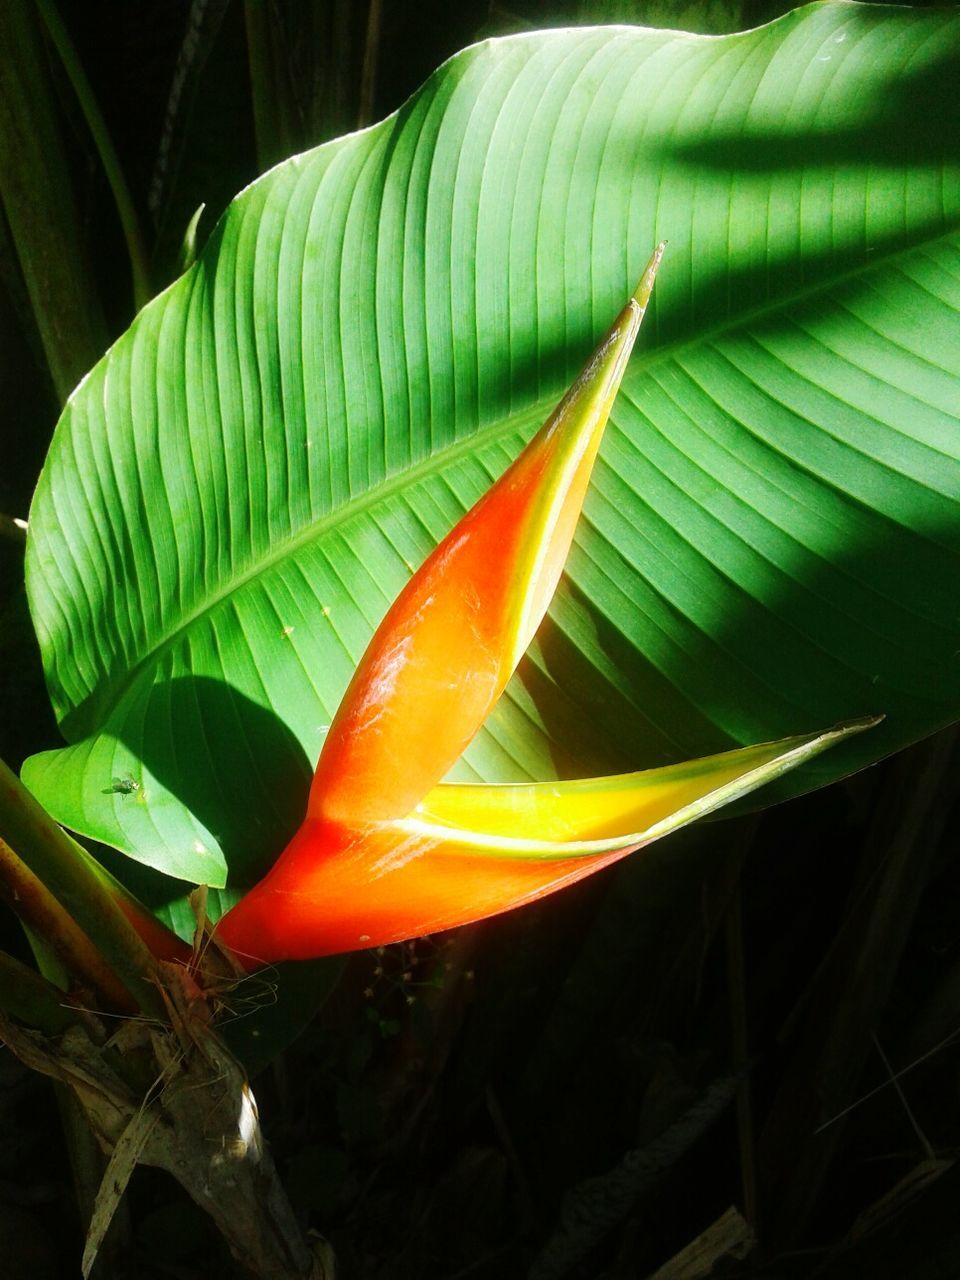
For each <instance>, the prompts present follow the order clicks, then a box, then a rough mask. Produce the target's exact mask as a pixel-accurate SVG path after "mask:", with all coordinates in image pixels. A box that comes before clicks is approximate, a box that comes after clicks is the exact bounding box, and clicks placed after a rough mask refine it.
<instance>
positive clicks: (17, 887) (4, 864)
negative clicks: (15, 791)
mask: <svg viewBox="0 0 960 1280" xmlns="http://www.w3.org/2000/svg"><path fill="white" fill-rule="evenodd" d="M0 894H2V896H3V897H5V898H6V899H7V902H8V904H9V905H10V907H11V908H12V910H13V911H15V912H16V914H17V915H18V916H19V917H20V919H21V920H22V921H23V923H24V924H26V925H27V926H28V927H29V928H30V929H31V930H32V931H33V932H34V933H35V934H36V935H37V937H39V938H42V939H44V941H45V942H46V943H47V944H48V945H49V946H50V947H51V948H52V949H53V951H54V952H55V953H56V955H57V956H58V957H59V959H60V961H61V963H62V964H63V966H64V967H65V969H66V972H67V973H68V974H69V975H70V977H71V978H72V980H73V981H74V982H76V981H80V982H82V983H84V984H89V985H90V986H91V987H92V988H93V989H94V990H95V991H97V992H99V993H100V995H101V996H103V997H105V998H106V1000H107V1003H108V1004H109V1005H110V1006H112V1007H113V1008H114V1009H122V1010H124V1011H125V1012H126V1013H132V1012H134V1011H135V1009H136V1006H135V1005H133V1003H132V1001H131V999H130V996H129V995H128V993H127V991H126V989H125V988H124V987H123V986H122V984H121V983H119V982H118V981H117V978H116V976H115V974H114V972H113V970H112V969H111V968H110V966H109V965H108V964H107V963H106V961H105V960H104V958H103V956H102V955H101V954H100V952H99V951H98V950H97V948H96V947H95V946H94V945H93V943H92V942H91V941H90V939H89V938H88V937H87V935H86V934H85V933H84V932H83V930H82V929H81V928H80V927H79V926H78V924H77V922H76V921H75V920H74V918H73V916H71V915H70V914H69V912H68V911H66V910H64V908H63V907H62V906H61V905H60V903H59V902H58V901H57V899H56V898H55V897H54V896H53V894H52V893H51V892H50V890H49V889H48V888H47V886H46V885H45V884H44V883H43V882H42V881H41V880H40V879H38V877H37V876H35V875H34V873H33V872H32V871H31V870H30V868H29V867H28V866H27V865H26V863H25V862H24V861H23V859H22V858H19V857H17V855H16V853H14V851H13V850H12V849H11V848H10V846H9V845H8V844H7V842H6V841H5V840H4V839H2V838H0ZM47 976H49V975H47Z"/></svg>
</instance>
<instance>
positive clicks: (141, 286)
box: [36, 0, 153, 311]
mask: <svg viewBox="0 0 960 1280" xmlns="http://www.w3.org/2000/svg"><path fill="white" fill-rule="evenodd" d="M36 4H37V9H38V11H39V13H40V17H41V18H42V19H43V25H44V26H45V27H46V29H47V34H48V35H49V36H50V39H51V40H52V41H53V44H54V47H55V48H56V50H57V53H58V54H59V56H60V61H61V63H62V64H63V69H64V71H65V72H66V73H67V77H68V78H69V80H70V83H71V85H72V86H73V92H74V93H75V94H76V96H77V102H78V103H79V104H80V110H81V111H82V112H83V118H84V119H85V120H86V122H87V128H88V129H89V130H90V136H91V137H92V138H93V144H94V146H95V147H96V149H97V154H98V155H99V156H100V163H101V164H102V165H103V171H104V173H105V174H106V177H107V182H109V184H110V190H111V191H112V192H113V199H114V203H115V204H116V206H117V213H118V215H119V217H120V225H121V227H122V228H123V235H124V239H125V240H126V242H127V252H128V253H129V255H130V269H131V273H132V275H133V300H134V303H135V305H136V308H137V310H138V311H139V310H140V308H141V307H142V306H144V305H145V304H146V303H147V302H149V301H150V299H151V297H152V296H153V289H152V288H151V285H150V266H149V261H150V259H149V255H148V253H147V249H146V244H145V242H144V238H143V232H142V230H141V228H140V219H139V218H138V217H137V211H136V208H135V207H134V203H133V197H132V196H131V194H130V188H129V187H128V186H127V180H126V178H125V177H124V175H123V169H122V167H121V165H120V158H119V156H118V155H117V152H116V148H115V147H114V145H113V139H112V138H111V137H110V133H109V130H108V129H107V123H106V121H105V120H104V118H103V112H102V111H101V110H100V107H99V105H98V103H97V100H96V98H95V97H94V94H93V90H92V88H91V87H90V81H89V80H88V78H87V73H86V72H85V71H84V69H83V64H82V63H81V61H80V59H79V58H78V57H77V51H76V49H75V48H74V46H73V41H72V40H71V39H70V36H69V33H68V32H67V29H66V27H65V26H64V25H63V22H62V21H61V18H60V14H59V13H58V11H57V7H56V5H55V4H54V3H52V0H36Z"/></svg>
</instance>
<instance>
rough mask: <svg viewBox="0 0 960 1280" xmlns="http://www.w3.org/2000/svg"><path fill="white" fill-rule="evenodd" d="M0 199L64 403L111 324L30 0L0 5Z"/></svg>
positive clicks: (99, 350) (104, 342)
mask: <svg viewBox="0 0 960 1280" xmlns="http://www.w3.org/2000/svg"><path fill="white" fill-rule="evenodd" d="M0 199H2V202H3V208H4V212H5V213H6V216H7V223H8V225H9V228H10V237H11V239H12V241H13V245H14V247H15V249H16V252H17V259H18V261H19V264H20V269H21V271H22V273H23V278H24V283H25V284H26V289H27V295H28V297H29V299H30V306H31V309H32V312H33V316H34V319H35V321H36V325H37V330H38V332H39V335H40V341H41V343H42V345H43V351H44V355H45V356H46V359H47V364H48V366H49V369H50V376H51V378H52V380H53V385H54V387H55V389H56V392H57V395H58V397H59V399H60V401H61V402H63V401H64V400H66V398H67V396H68V395H69V394H70V392H71V391H72V390H73V388H74V387H75V386H76V384H77V382H79V380H80V378H81V377H82V376H83V374H85V373H86V372H87V370H88V369H89V368H90V367H91V366H92V365H93V364H94V363H95V362H96V360H97V359H98V358H99V356H100V355H102V354H103V351H104V348H105V347H106V345H107V327H106V323H105V321H104V318H103V313H102V311H101V309H100V304H99V301H98V298H97V294H96V291H95V289H94V287H93V277H92V274H91V272H90V268H89V263H88V260H87V256H86V246H85V244H84V237H83V235H82V234H81V229H80V220H79V218H78V216H77V210H76V206H75V202H74V199H73V192H72V189H71V184H70V176H69V170H68V167H67V163H66V160H65V158H64V154H63V148H62V146H61V141H60V134H59V131H58V126H57V121H56V116H55V112H54V107H53V96H52V93H51V90H50V84H49V78H48V76H47V73H46V67H45V65H44V60H43V50H42V46H41V44H40V37H39V32H38V31H37V29H36V19H35V14H34V12H33V7H32V5H29V4H28V3H27V0H2V3H0Z"/></svg>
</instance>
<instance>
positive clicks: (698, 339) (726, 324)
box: [61, 218, 960, 741]
mask: <svg viewBox="0 0 960 1280" xmlns="http://www.w3.org/2000/svg"><path fill="white" fill-rule="evenodd" d="M958 233H960V218H958V219H956V220H955V221H954V222H953V223H951V224H950V225H949V226H948V228H947V229H946V230H944V231H942V232H940V233H939V234H937V235H935V236H925V237H923V238H921V239H917V240H914V241H912V242H911V243H909V244H906V245H901V246H899V247H897V248H890V249H888V250H887V251H886V252H884V253H881V254H879V255H874V256H872V257H871V258H869V259H867V260H864V261H863V262H860V263H858V264H857V265H856V266H853V267H849V268H847V269H846V270H845V271H841V272H838V273H837V274H835V275H832V276H829V277H825V278H822V279H820V280H818V281H815V282H813V283H812V284H809V285H805V286H803V287H801V288H798V289H795V290H793V291H792V292H790V293H788V294H785V295H782V296H781V297H779V298H777V299H776V300H775V301H772V302H766V303H760V304H758V305H757V306H755V307H751V308H747V309H746V310H745V311H743V312H741V313H739V314H738V315H737V316H736V317H731V316H727V317H725V318H724V319H723V320H721V321H719V322H718V323H716V324H715V325H713V326H710V327H708V328H706V329H703V330H701V331H700V332H698V333H696V334H692V335H690V336H689V337H686V338H683V339H676V340H674V341H673V342H669V343H665V344H664V345H663V346H660V347H656V348H654V349H652V350H648V351H642V350H641V351H638V352H636V353H635V354H634V356H633V359H632V360H631V365H632V369H631V370H630V371H629V373H630V374H631V375H632V376H635V375H636V374H637V372H638V371H639V370H640V369H651V368H654V367H656V366H657V365H659V364H662V363H665V362H666V361H667V360H670V359H672V358H674V357H675V356H677V355H678V354H681V353H682V352H684V351H687V350H689V349H691V348H693V347H699V346H702V345H704V344H706V343H709V342H711V341H712V340H713V339H715V338H717V337H720V336H722V335H724V334H727V333H729V332H731V331H732V330H734V329H738V328H746V327H747V326H748V325H750V324H751V323H752V322H754V321H756V320H758V319H764V318H767V317H769V316H772V315H775V314H777V313H778V312H782V311H784V310H786V309H788V308H790V307H792V306H794V305H796V304H800V303H803V302H804V301H805V300H807V299H810V298H815V297H817V296H818V295H820V294H823V293H825V292H827V291H828V290H831V289H835V288H837V287H839V286H841V285H843V284H845V283H846V282H848V281H852V280H856V279H858V278H860V277H862V276H866V275H870V274H873V273H875V272H877V271H879V270H880V269H881V268H883V267H886V266H888V265H890V263H892V262H894V261H896V260H897V259H901V258H904V257H906V256H908V255H910V254H912V253H916V252H918V251H919V250H921V249H923V248H929V247H930V246H931V245H935V244H937V243H938V242H940V241H946V240H950V239H952V238H953V237H955V236H956V235H957V234H958ZM554 398H555V397H554V396H550V397H546V396H544V397H542V398H541V399H539V400H537V401H536V402H535V403H534V404H532V405H531V406H530V407H529V408H527V409H525V410H523V411H522V412H519V413H514V414H509V415H508V416H506V417H505V418H500V419H497V420H496V421H495V422H491V423H489V424H488V425H487V426H485V427H480V428H478V429H477V430H476V431H475V432H472V433H471V434H470V435H467V436H465V437H464V438H463V439H461V440H457V441H454V442H453V443H452V444H449V445H446V446H444V447H443V448H442V449H439V450H437V451H435V452H434V453H431V454H430V455H429V456H428V457H426V458H423V459H422V460H421V461H420V462H418V463H415V464H414V465H413V466H411V467H406V468H404V469H403V470H402V471H397V472H395V473H394V474H393V475H391V476H387V477H385V478H384V479H383V480H381V481H379V482H378V483H377V484H375V485H373V486H371V487H370V488H369V489H367V490H366V491H365V492H364V493H362V494H357V495H356V496H354V497H351V498H350V499H348V500H347V501H346V502H344V503H342V504H341V505H340V506H338V507H336V508H334V509H333V510H331V511H328V512H327V513H326V514H324V515H322V516H319V517H318V518H317V519H316V520H313V521H310V522H309V523H308V524H305V525H303V526H302V527H301V528H300V529H298V530H297V531H296V532H295V533H293V534H291V535H290V536H288V537H286V538H283V539H281V540H280V541H278V542H277V543H275V544H274V545H273V546H271V548H270V550H269V552H268V553H267V554H265V555H263V556H261V557H260V559H258V560H257V561H256V562H255V563H253V564H250V565H248V566H247V567H246V568H244V569H242V570H241V571H240V572H238V573H235V574H233V575H231V577H230V578H229V579H227V580H226V581H225V582H224V583H223V585H222V586H221V587H219V588H218V589H217V590H216V591H215V592H214V593H212V594H211V595H209V596H208V597H206V599H205V600H204V602H203V603H202V604H201V605H199V606H198V607H196V608H194V609H192V610H191V611H190V612H189V613H186V614H184V615H183V616H182V617H181V619H180V620H179V621H178V623H177V625H176V626H175V627H173V628H172V629H169V630H167V631H166V632H164V633H163V634H161V635H160V637H159V638H158V639H157V641H156V643H155V644H153V645H152V646H151V647H150V648H149V649H148V650H147V651H146V652H145V653H144V655H143V656H142V657H141V658H140V659H139V661H137V662H136V663H134V664H133V666H131V667H130V668H129V670H128V671H127V673H126V674H125V675H124V677H123V679H122V680H119V681H117V682H116V683H115V684H114V685H113V689H112V693H110V696H109V697H108V698H104V697H102V696H101V697H99V698H98V697H97V694H98V693H100V691H101V690H103V688H104V683H106V682H104V683H101V685H100V686H99V687H98V689H97V690H95V691H94V692H92V693H91V694H90V695H89V696H88V698H87V699H85V700H84V702H82V703H80V704H79V705H78V706H77V707H75V708H73V709H72V710H71V711H70V712H68V714H67V715H66V716H65V717H64V719H63V723H62V725H61V727H62V728H63V729H64V730H65V731H66V729H67V727H68V726H69V724H70V722H71V721H74V720H76V719H79V718H81V717H83V719H85V720H86V719H88V718H90V717H91V716H92V720H91V722H90V723H88V724H85V725H84V728H83V730H82V731H81V733H80V734H78V735H77V737H76V738H71V739H69V740H71V741H79V740H80V739H81V738H82V737H85V736H87V735H88V734H91V733H95V732H96V731H97V729H98V728H99V727H102V726H103V725H105V724H106V723H107V722H108V721H109V719H110V717H111V716H112V715H113V713H114V712H115V711H117V710H118V708H119V707H120V706H121V705H122V704H123V702H124V701H125V699H126V698H127V697H128V695H129V694H130V692H131V691H132V689H133V688H134V687H135V686H136V684H137V682H138V680H139V679H140V677H141V675H142V674H143V673H144V672H145V671H147V670H148V669H150V668H151V667H152V666H153V665H155V663H156V662H158V661H159V660H160V659H161V658H162V657H163V656H164V654H166V653H167V652H169V650H170V649H171V648H172V647H173V646H174V645H175V644H177V643H178V642H179V641H180V639H181V638H182V636H183V635H185V634H186V633H187V632H188V631H189V630H190V628H191V627H192V626H193V625H194V624H195V623H196V622H198V621H199V620H200V619H201V618H204V617H206V616H207V615H208V614H210V613H213V612H214V611H215V610H216V609H217V608H219V607H220V605H222V604H223V603H224V601H226V600H228V599H229V598H230V597H231V596H233V595H235V594H236V593H237V592H239V591H241V590H242V589H243V588H244V587H245V586H246V585H247V584H248V583H250V582H252V581H254V580H255V579H256V578H258V577H260V576H261V575H262V574H266V573H269V572H270V570H271V569H272V568H273V567H274V566H275V565H277V564H279V563H280V562H281V561H283V560H285V559H286V558H287V557H288V556H292V555H294V554H295V553H296V552H297V551H298V550H300V549H301V548H302V547H305V546H307V545H309V544H310V543H311V542H313V541H315V540H316V539H318V538H320V537H322V536H323V534H324V533H326V532H327V531H328V530H329V529H331V528H335V527H337V526H339V525H342V524H346V523H348V522H349V521H350V520H352V519H354V518H356V517H358V516H360V515H362V514H363V512H364V511H367V510H369V509H370V508H372V507H374V506H376V505H377V504H378V503H380V502H383V501H386V500H387V499H388V498H389V497H391V496H392V495H393V494H395V493H398V492H401V491H402V490H405V489H408V488H412V487H414V486H415V485H417V484H418V483H420V481H422V480H423V479H425V478H426V477H428V476H430V475H432V474H433V473H434V472H438V471H440V470H443V469H445V468H446V467H449V466H450V464H451V463H452V462H455V461H456V460H457V459H458V458H461V457H463V456H464V455H466V454H472V453H476V452H478V451H479V450H481V449H482V448H483V447H484V445H486V444H489V443H492V442H494V441H496V440H498V439H500V438H501V437H503V436H507V435H510V434H511V433H514V432H522V431H524V430H525V429H528V428H530V427H535V426H539V425H540V423H541V422H542V421H543V420H544V418H545V417H546V415H547V413H548V412H549V410H550V408H551V407H552V405H553V401H554ZM107 689H108V690H109V689H110V685H109V684H108V683H107ZM88 709H89V710H88Z"/></svg>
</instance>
